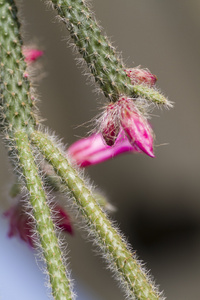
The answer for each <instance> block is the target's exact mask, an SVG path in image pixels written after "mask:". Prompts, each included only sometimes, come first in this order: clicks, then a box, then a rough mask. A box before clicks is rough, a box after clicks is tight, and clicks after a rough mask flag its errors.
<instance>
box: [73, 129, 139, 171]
mask: <svg viewBox="0 0 200 300" xmlns="http://www.w3.org/2000/svg"><path fill="white" fill-rule="evenodd" d="M124 152H134V153H136V152H142V151H140V149H138V147H137V146H136V145H131V144H130V142H129V140H128V138H127V137H126V135H125V133H124V132H123V130H120V133H119V134H118V136H117V139H116V142H115V144H114V146H112V147H110V146H108V145H106V144H105V142H104V141H103V138H102V135H101V133H98V134H93V135H91V136H89V137H87V138H83V139H81V140H79V141H77V142H75V143H74V144H72V145H71V146H70V147H69V148H68V150H67V154H68V155H69V156H70V157H71V158H72V159H73V160H74V161H75V162H76V163H77V164H78V165H79V166H80V167H87V166H90V165H95V164H98V163H101V162H103V161H105V160H108V159H110V158H113V157H115V156H117V155H119V154H121V153H124Z"/></svg>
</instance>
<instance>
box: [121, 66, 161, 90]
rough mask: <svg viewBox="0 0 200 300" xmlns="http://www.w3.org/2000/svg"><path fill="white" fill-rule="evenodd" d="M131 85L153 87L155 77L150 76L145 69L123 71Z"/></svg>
mask: <svg viewBox="0 0 200 300" xmlns="http://www.w3.org/2000/svg"><path fill="white" fill-rule="evenodd" d="M125 72H126V74H127V75H128V77H130V79H131V83H132V84H147V85H149V86H153V85H155V83H156V81H157V77H156V75H153V74H151V72H150V71H149V70H147V69H139V68H130V69H126V70H125Z"/></svg>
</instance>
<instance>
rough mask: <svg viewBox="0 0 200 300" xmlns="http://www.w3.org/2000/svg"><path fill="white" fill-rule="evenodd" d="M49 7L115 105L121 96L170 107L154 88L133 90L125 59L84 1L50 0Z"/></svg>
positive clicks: (146, 87)
mask: <svg viewBox="0 0 200 300" xmlns="http://www.w3.org/2000/svg"><path fill="white" fill-rule="evenodd" d="M48 3H50V4H52V5H53V7H54V8H55V9H56V10H57V13H58V15H59V16H60V17H61V19H62V21H63V22H64V23H65V24H66V26H67V29H68V30H69V32H70V35H71V37H72V39H73V41H74V43H75V45H76V47H77V49H78V51H79V52H80V54H81V55H82V56H83V58H84V60H85V61H86V63H87V65H88V67H89V69H90V72H91V73H92V75H93V76H94V78H95V81H96V82H97V83H98V84H99V86H100V89H101V90H102V91H103V93H104V95H105V96H106V97H108V98H109V99H110V100H111V101H112V102H115V101H117V100H118V99H119V98H120V97H121V96H129V97H131V98H138V97H141V96H142V97H143V98H145V99H146V100H148V101H153V102H156V103H157V104H163V103H164V104H166V105H168V100H167V99H166V98H165V97H164V96H163V95H161V94H160V93H159V92H157V91H156V90H154V89H153V88H151V87H148V86H145V88H144V89H145V91H144V90H143V88H142V87H143V85H139V86H138V87H137V88H134V85H133V84H132V83H131V80H130V78H129V77H128V76H127V74H126V72H125V66H124V64H123V62H122V59H121V58H120V56H119V55H118V54H117V52H116V51H115V48H114V47H113V46H112V45H111V43H110V41H109V40H108V38H107V37H106V36H104V35H103V34H102V32H101V28H100V26H99V25H98V24H97V22H96V20H95V18H94V16H93V14H92V12H91V10H90V9H89V7H88V5H87V4H86V1H85V0H49V1H48ZM141 89H142V91H141Z"/></svg>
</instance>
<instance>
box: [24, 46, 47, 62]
mask: <svg viewBox="0 0 200 300" xmlns="http://www.w3.org/2000/svg"><path fill="white" fill-rule="evenodd" d="M23 54H24V56H25V61H26V62H27V63H31V62H34V61H36V60H37V59H38V58H39V57H40V56H42V55H43V51H41V50H38V49H31V48H24V49H23Z"/></svg>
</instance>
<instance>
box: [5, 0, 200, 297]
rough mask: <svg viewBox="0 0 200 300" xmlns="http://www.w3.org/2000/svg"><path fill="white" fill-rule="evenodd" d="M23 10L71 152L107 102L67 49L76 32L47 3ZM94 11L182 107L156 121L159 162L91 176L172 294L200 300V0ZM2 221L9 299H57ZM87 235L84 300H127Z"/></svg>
mask: <svg viewBox="0 0 200 300" xmlns="http://www.w3.org/2000/svg"><path fill="white" fill-rule="evenodd" d="M20 4H21V12H22V13H21V14H22V16H23V18H24V26H23V29H24V32H25V41H26V43H29V44H32V45H34V44H35V45H36V46H37V47H38V48H40V49H42V50H44V51H45V54H44V57H43V58H42V59H41V60H40V61H41V64H42V65H43V66H42V72H40V73H41V75H40V74H39V75H40V76H39V77H38V79H39V80H38V81H37V82H36V86H37V91H38V93H39V95H40V99H41V103H40V105H39V107H40V109H41V114H42V116H43V117H44V118H45V119H46V121H45V122H44V123H45V124H46V125H48V126H49V127H50V128H51V129H53V130H55V132H56V133H57V134H58V136H59V137H63V141H64V143H67V144H68V145H70V144H71V143H73V142H74V141H76V140H77V139H78V138H80V137H83V136H85V135H86V134H87V132H88V128H87V126H84V125H83V126H80V127H78V125H81V124H84V123H85V122H87V121H89V120H91V119H92V118H93V117H94V116H95V115H97V114H98V113H99V108H100V107H101V105H102V103H105V102H104V101H105V100H104V98H103V97H102V96H98V95H96V94H95V93H94V92H93V90H94V87H91V86H90V85H88V84H86V77H84V76H83V74H82V73H83V72H82V71H83V70H82V69H80V68H79V67H77V65H76V62H75V59H74V58H75V56H74V55H73V54H72V51H71V49H70V48H69V47H68V46H69V44H68V43H67V40H68V38H69V33H68V32H67V30H66V29H65V28H64V26H63V25H62V24H59V23H58V22H57V21H56V20H55V14H54V13H53V12H52V11H51V10H50V9H47V7H46V6H45V5H44V3H43V1H40V0H34V1H31V0H26V1H20ZM92 6H93V9H94V11H95V15H96V18H97V20H101V25H102V26H103V28H104V29H105V31H106V33H107V35H108V36H109V37H111V40H112V41H114V45H115V46H117V49H118V51H120V52H121V51H122V53H123V58H124V62H125V64H126V66H128V67H135V66H138V65H141V66H142V67H144V68H149V70H150V71H151V72H152V73H153V74H156V75H157V77H158V83H157V85H158V86H159V88H161V90H162V91H163V93H164V94H165V95H167V96H168V98H169V99H170V100H171V101H173V102H174V103H175V105H174V108H173V109H171V110H169V111H167V110H164V109H163V110H156V111H154V113H153V116H152V119H151V124H152V126H153V129H154V132H155V134H156V141H155V154H156V158H155V159H151V158H149V157H147V156H145V155H142V154H139V155H134V154H128V155H122V156H120V157H117V158H115V159H113V160H110V161H107V162H104V163H102V164H99V165H96V166H93V167H90V168H88V169H87V170H86V173H87V174H89V176H90V177H91V178H92V181H93V182H94V184H95V185H97V186H98V187H99V189H100V190H102V191H103V192H104V193H105V195H106V196H107V197H108V199H109V200H110V202H111V203H112V204H113V205H114V206H115V207H116V208H117V211H116V212H115V213H114V214H112V218H113V219H114V220H117V223H118V224H119V227H120V229H121V230H122V232H123V233H124V234H125V236H126V237H127V239H128V241H129V242H130V243H131V245H132V247H133V249H136V250H137V254H138V256H139V258H140V259H142V260H143V261H144V262H145V263H146V267H147V269H151V273H152V274H153V276H154V278H155V280H156V283H157V284H159V285H160V290H164V294H165V296H166V297H167V298H168V299H176V300H179V299H181V300H186V299H190V300H196V299H198V298H199V281H200V184H199V180H200V157H199V153H200V138H199V128H200V118H199V114H200V113H199V110H200V101H199V87H200V84H199V70H200V59H199V48H200V40H199V32H200V2H199V0H191V1H186V0H162V1H161V0H123V1H122V0H107V1H98V0H93V1H92ZM40 77H41V78H40ZM90 129H91V128H90ZM0 152H1V157H0V159H1V161H0V164H1V168H0V182H1V184H0V198H1V200H2V201H1V208H0V209H1V212H3V211H4V210H5V209H7V208H8V207H9V203H11V201H10V200H9V199H8V198H9V197H8V193H9V187H10V186H11V182H12V180H13V177H12V175H11V174H12V172H11V166H10V164H9V163H8V159H7V156H6V151H5V149H4V146H3V144H2V143H1V144H0ZM66 207H67V204H66ZM0 222H1V233H0V234H1V241H2V242H1V249H0V254H1V255H0V259H1V261H2V262H1V266H3V271H2V270H1V272H0V273H1V275H0V298H1V299H3V300H11V299H12V300H14V299H21V300H23V299H31V298H30V297H28V295H29V293H30V291H31V288H32V292H31V294H32V295H33V299H48V297H47V292H46V289H45V288H44V287H43V281H44V280H43V279H44V275H43V274H41V272H40V271H39V270H38V268H37V266H36V265H35V262H34V255H33V251H31V250H30V249H29V248H28V247H27V245H26V244H23V243H22V242H20V241H19V240H17V239H16V238H13V239H12V240H8V238H7V237H6V234H7V231H8V222H7V220H5V219H4V218H3V217H1V220H0ZM85 236H86V234H85V233H83V232H82V231H80V230H77V229H76V231H75V235H74V237H69V236H67V237H66V239H67V243H68V249H69V251H70V255H69V256H70V267H71V269H72V277H73V278H75V279H76V281H77V284H76V285H75V286H76V290H77V291H78V295H79V298H78V299H81V300H83V299H84V293H85V290H86V296H85V297H86V299H101V300H110V299H115V300H119V299H124V296H123V294H122V293H121V291H120V290H119V288H118V287H117V284H116V282H115V280H114V279H113V278H112V277H111V274H110V272H109V271H108V270H106V265H105V263H103V262H102V260H101V258H100V256H98V255H96V254H95V253H94V251H93V250H94V249H95V248H94V247H93V246H92V244H91V243H90V242H86V240H85ZM27 273H28V274H27ZM32 278H33V279H32ZM34 278H35V279H34ZM29 279H30V281H29ZM25 280H26V281H25ZM26 282H27V283H26ZM6 283H7V285H6ZM14 283H15V286H14V285H13V284H14ZM9 287H10V288H9ZM17 289H18V290H17ZM19 295H20V296H19ZM23 297H24V298H23Z"/></svg>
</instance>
